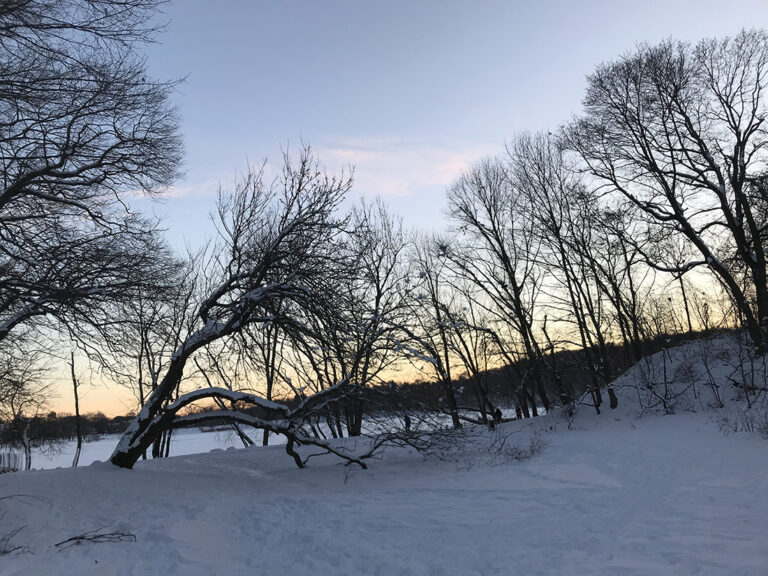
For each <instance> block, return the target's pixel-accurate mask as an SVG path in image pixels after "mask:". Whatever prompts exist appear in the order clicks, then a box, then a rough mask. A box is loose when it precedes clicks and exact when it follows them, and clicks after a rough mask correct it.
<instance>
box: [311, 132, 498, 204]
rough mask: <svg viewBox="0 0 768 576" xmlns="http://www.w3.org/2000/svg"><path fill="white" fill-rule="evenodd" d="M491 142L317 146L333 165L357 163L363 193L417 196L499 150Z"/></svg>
mask: <svg viewBox="0 0 768 576" xmlns="http://www.w3.org/2000/svg"><path fill="white" fill-rule="evenodd" d="M499 148H500V147H498V146H497V147H493V146H491V145H467V144H461V145H455V146H452V145H445V146H443V145H437V144H433V143H430V142H425V141H420V140H415V139H400V138H359V139H345V140H340V141H336V142H333V143H330V144H327V145H325V146H321V147H318V148H317V153H318V155H319V157H320V160H321V161H322V162H323V164H324V165H326V166H328V167H329V168H332V169H337V168H343V167H346V166H353V167H354V169H355V190H356V192H357V193H358V194H360V195H365V196H374V195H379V196H382V197H406V196H416V195H420V194H421V193H424V192H426V191H430V192H434V191H435V190H436V189H439V190H441V191H442V190H443V189H445V187H447V186H448V185H449V184H450V183H451V182H452V181H453V180H455V179H456V177H457V176H458V175H459V174H460V172H461V171H462V170H465V169H467V168H468V167H469V166H471V165H472V163H473V162H475V161H477V160H478V159H480V158H481V157H482V156H485V155H487V154H492V153H494V152H497V151H498V149H499Z"/></svg>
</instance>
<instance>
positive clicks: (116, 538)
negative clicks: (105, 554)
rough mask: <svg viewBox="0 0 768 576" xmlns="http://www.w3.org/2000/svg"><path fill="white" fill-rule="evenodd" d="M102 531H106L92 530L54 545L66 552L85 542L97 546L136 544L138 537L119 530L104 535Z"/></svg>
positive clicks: (100, 529)
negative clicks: (120, 543) (108, 543)
mask: <svg viewBox="0 0 768 576" xmlns="http://www.w3.org/2000/svg"><path fill="white" fill-rule="evenodd" d="M102 530H104V528H98V529H96V530H91V531H90V532H86V533H85V534H80V536H72V538H67V539H66V540H62V541H61V542H59V543H58V544H54V546H55V547H56V548H59V549H60V550H65V549H66V548H69V547H70V546H77V545H79V544H82V543H83V542H92V543H95V544H98V543H101V542H136V535H135V534H131V533H130V532H125V531H123V530H117V531H116V532H103V533H102V532H101V531H102Z"/></svg>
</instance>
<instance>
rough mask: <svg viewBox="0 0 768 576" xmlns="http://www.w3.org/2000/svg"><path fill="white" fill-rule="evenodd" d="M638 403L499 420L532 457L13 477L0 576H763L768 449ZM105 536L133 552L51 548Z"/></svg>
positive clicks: (220, 454) (276, 450) (238, 453)
mask: <svg viewBox="0 0 768 576" xmlns="http://www.w3.org/2000/svg"><path fill="white" fill-rule="evenodd" d="M634 396H636V391H634V392H633V391H623V392H622V393H621V399H622V401H623V404H622V406H620V408H619V409H618V410H617V411H614V412H610V411H606V412H604V413H603V414H602V415H601V416H599V417H598V416H595V415H593V414H592V413H591V412H590V411H589V410H588V409H583V410H582V411H581V412H580V414H578V415H577V417H576V418H575V419H574V420H573V421H572V422H570V423H569V422H568V421H567V420H566V419H564V418H563V417H562V416H558V415H556V414H552V415H550V416H545V417H540V418H537V419H534V420H530V421H522V422H511V423H508V424H505V425H504V426H502V427H501V430H500V431H499V432H498V433H497V434H501V435H503V436H509V438H508V440H507V442H508V443H512V444H515V445H519V446H521V447H525V446H527V445H528V444H529V440H530V438H531V437H532V436H533V435H536V437H537V438H540V439H544V440H545V441H546V444H547V446H546V448H545V449H544V451H543V453H542V454H541V455H538V456H535V457H533V458H531V459H528V460H524V461H511V462H505V461H504V459H503V458H495V457H494V456H493V454H486V456H472V455H470V454H469V453H462V454H460V455H457V456H456V457H455V458H454V459H453V461H439V460H432V459H430V460H426V461H425V460H424V459H423V458H422V457H421V456H420V455H417V454H414V453H411V452H408V451H405V450H392V451H390V452H389V453H387V454H386V455H385V457H384V458H383V459H381V460H377V461H373V462H372V463H371V466H370V469H369V470H367V471H364V470H359V469H351V468H348V467H345V466H343V465H341V464H339V462H338V460H336V459H334V458H333V457H318V458H313V459H312V460H310V465H309V467H308V468H306V469H304V470H298V469H296V468H295V467H294V466H293V463H292V460H291V459H290V458H289V457H287V456H286V455H285V454H284V452H283V450H282V448H281V447H279V446H275V447H269V448H259V447H254V448H249V449H238V450H229V451H215V452H211V453H208V454H202V455H194V456H177V457H174V458H169V459H166V460H159V461H146V462H140V463H139V465H137V467H136V469H135V470H132V471H127V470H120V469H116V468H114V467H112V466H110V465H107V464H94V465H92V466H90V467H86V468H79V469H74V470H73V469H60V470H41V471H32V472H26V473H16V474H6V475H3V476H0V498H2V500H0V515H2V519H1V520H0V539H1V538H2V536H3V535H4V534H9V533H10V532H11V531H12V530H14V529H17V528H19V527H21V530H20V531H19V532H18V533H17V534H15V536H14V537H13V538H12V540H11V541H10V545H8V544H7V543H6V544H5V545H6V547H14V546H22V547H23V550H20V551H17V552H14V553H12V554H8V555H4V556H0V574H2V575H11V574H13V575H15V574H19V575H21V574H24V575H29V574H41V575H42V574H119V575H129V574H134V575H142V574H184V575H211V574H219V575H224V574H296V575H313V576H314V575H325V574H333V575H345V574H349V575H360V574H363V575H368V574H381V575H388V574H396V575H432V576H434V575H441V574H445V575H449V574H450V575H453V574H461V575H480V574H482V575H494V574H498V575H507V574H526V575H538V574H552V575H571V574H572V575H586V574H595V575H600V574H605V575H617V574H621V575H649V574H653V575H667V574H668V575H681V574H702V575H707V574H711V575H724V574H733V575H738V576H748V575H755V576H756V575H766V574H768V546H767V545H766V544H768V498H766V494H768V442H767V441H766V440H763V439H761V438H760V436H759V435H757V434H748V433H733V434H728V435H726V434H723V433H722V432H721V431H720V428H719V427H718V425H716V423H715V422H714V419H713V416H712V413H710V412H706V411H701V410H699V411H697V412H682V413H678V414H675V415H658V414H646V415H645V416H644V417H643V418H637V417H636V413H637V412H638V410H637V409H636V407H633V406H632V405H631V404H630V399H631V398H633V397H634ZM496 438H497V439H498V436H496ZM97 529H102V533H108V532H115V531H123V532H125V533H130V534H132V535H134V536H135V542H134V541H121V542H114V543H83V544H80V545H76V546H70V547H62V546H60V547H56V546H55V544H56V543H58V542H61V541H63V540H65V539H67V538H70V537H73V536H76V535H80V534H83V533H85V532H88V531H92V530H97ZM2 545H3V543H2V542H0V547H2ZM62 548H63V549H62Z"/></svg>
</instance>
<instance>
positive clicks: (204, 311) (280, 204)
mask: <svg viewBox="0 0 768 576" xmlns="http://www.w3.org/2000/svg"><path fill="white" fill-rule="evenodd" d="M262 176H263V170H262V171H257V170H251V171H250V172H249V173H248V174H247V175H246V176H245V177H244V178H243V179H242V180H241V181H240V182H239V183H238V185H237V187H236V189H235V190H234V192H232V193H230V194H227V193H223V192H222V193H220V195H219V202H218V211H217V221H218V224H219V235H220V243H219V246H218V247H217V248H216V249H215V250H214V251H213V253H214V254H217V255H218V256H219V258H218V266H217V268H215V269H211V270H209V272H208V273H209V274H210V282H209V287H208V288H207V289H206V290H205V296H204V298H202V300H201V302H200V304H199V305H198V306H197V310H196V313H195V315H194V317H195V325H194V327H193V328H192V329H191V330H190V332H188V333H187V334H186V335H185V336H184V337H183V338H182V340H181V344H180V345H179V346H178V347H177V349H176V350H175V352H174V353H173V355H172V357H171V360H170V362H169V363H168V365H167V367H166V369H165V371H164V374H163V376H162V378H161V379H160V381H159V383H158V385H157V388H155V390H154V391H153V392H152V394H151V395H150V396H149V398H148V399H147V400H146V402H145V403H144V406H143V407H142V409H141V411H140V412H139V414H138V415H137V416H136V418H135V419H134V421H133V422H132V423H131V425H130V426H129V427H128V429H127V430H126V431H125V433H124V434H123V437H122V438H121V440H120V442H119V444H118V446H117V447H116V449H115V451H114V452H113V454H112V458H111V460H112V463H114V464H116V465H118V466H122V467H128V468H130V467H132V466H133V464H134V463H135V462H136V460H137V459H138V458H139V457H140V456H141V454H142V453H143V452H144V450H146V448H147V447H148V446H149V445H150V444H152V442H154V441H155V440H156V439H157V438H158V436H159V435H160V434H161V433H162V432H163V431H164V430H167V429H169V428H172V427H175V426H181V425H190V424H198V423H201V422H205V421H217V420H218V421H221V420H222V419H224V420H227V421H237V422H239V423H244V424H248V425H251V426H256V427H258V428H262V429H264V428H268V429H270V430H271V431H272V432H278V433H282V434H285V435H286V436H287V437H288V444H287V451H288V452H289V453H290V454H292V455H293V456H294V458H295V459H296V462H297V464H299V465H301V464H302V460H301V458H300V457H299V456H298V455H297V453H296V452H295V444H296V442H299V443H314V444H320V441H318V440H314V439H312V438H311V437H309V436H308V435H307V434H306V433H305V432H304V431H303V429H302V425H303V423H304V422H305V418H307V417H308V416H309V415H310V413H311V412H312V411H313V410H315V409H319V408H321V407H322V406H325V405H327V404H328V403H329V402H333V401H338V399H339V397H341V396H343V394H344V392H345V391H346V384H347V381H346V380H345V379H342V380H341V381H339V382H338V383H336V384H335V385H334V386H332V387H330V388H328V389H327V390H325V391H324V392H322V393H319V394H315V395H312V396H309V397H307V398H305V399H300V400H299V402H298V404H297V405H296V407H294V408H291V407H289V406H288V405H286V404H279V403H275V402H272V401H267V400H265V399H264V398H263V396H261V395H258V394H253V393H244V392H238V391H232V390H229V389H228V388H221V387H208V388H202V389H197V390H193V391H191V392H187V393H184V394H182V395H180V396H179V397H178V398H176V399H175V400H174V401H173V402H169V399H170V398H171V397H172V395H173V394H174V391H175V390H176V389H177V387H178V384H179V381H180V380H181V378H182V376H183V373H184V369H185V366H186V365H187V362H188V361H189V360H190V359H191V358H192V357H193V355H194V354H195V353H196V352H198V351H199V350H201V349H202V348H204V347H205V346H208V345H210V344H212V343H214V342H217V341H220V340H225V339H227V338H229V337H231V336H233V335H236V334H238V333H240V332H241V331H242V330H243V329H244V328H245V327H246V326H248V325H254V324H260V323H266V322H277V323H280V325H281V326H282V327H283V329H284V330H293V331H295V332H301V331H304V330H308V329H309V328H308V324H307V323H306V322H304V318H305V317H309V316H311V315H312V314H314V313H315V312H317V313H324V312H326V311H327V310H328V308H329V305H328V302H327V300H326V297H325V295H326V292H327V291H328V290H329V289H330V286H331V285H332V283H333V276H332V273H333V267H330V269H329V263H332V262H333V257H334V254H335V251H336V248H337V247H336V245H335V239H336V238H337V237H338V235H339V234H340V233H341V231H342V229H343V222H340V221H339V220H338V219H337V218H336V217H335V215H334V214H335V211H336V209H337V207H338V205H339V203H340V202H341V201H342V199H343V198H344V195H345V193H346V192H347V191H348V190H349V188H350V186H351V183H352V182H351V179H350V178H347V177H344V176H342V177H340V178H335V177H332V176H328V175H326V174H324V173H323V172H322V171H321V170H320V169H319V166H318V164H317V161H316V160H315V159H314V157H313V156H312V155H311V153H310V152H309V150H308V149H307V148H305V149H304V150H303V151H302V153H301V155H300V157H299V159H298V160H297V161H295V162H294V161H291V160H290V159H289V158H288V156H287V155H286V158H285V164H284V169H283V172H282V175H281V176H280V178H278V179H277V180H276V181H275V182H274V183H273V184H272V185H265V184H264V182H263V179H262ZM207 398H220V399H222V400H226V401H228V402H235V403H239V405H244V406H250V407H252V408H253V409H254V410H255V411H256V413H255V414H254V413H253V412H251V413H247V412H242V411H239V410H214V411H211V412H204V413H200V414H189V415H184V414H183V413H181V414H180V412H183V410H184V409H185V408H187V407H188V406H190V405H191V404H192V403H194V402H197V401H199V400H204V399H207ZM323 447H324V448H325V449H326V450H328V451H332V452H338V450H336V449H334V448H333V447H331V446H330V445H327V444H323Z"/></svg>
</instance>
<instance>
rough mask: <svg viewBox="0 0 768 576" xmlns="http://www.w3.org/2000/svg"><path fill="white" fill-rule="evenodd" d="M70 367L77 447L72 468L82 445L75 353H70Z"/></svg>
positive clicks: (75, 464) (75, 466)
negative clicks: (73, 394)
mask: <svg viewBox="0 0 768 576" xmlns="http://www.w3.org/2000/svg"><path fill="white" fill-rule="evenodd" d="M70 359H71V364H70V368H71V369H72V389H73V391H74V393H75V432H76V434H77V448H75V457H74V458H73V459H72V468H77V463H78V462H79V461H80V450H81V449H82V447H83V433H82V429H81V428H80V398H79V395H78V393H77V388H78V384H77V377H76V376H75V353H74V352H72V353H71V355H70Z"/></svg>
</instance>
